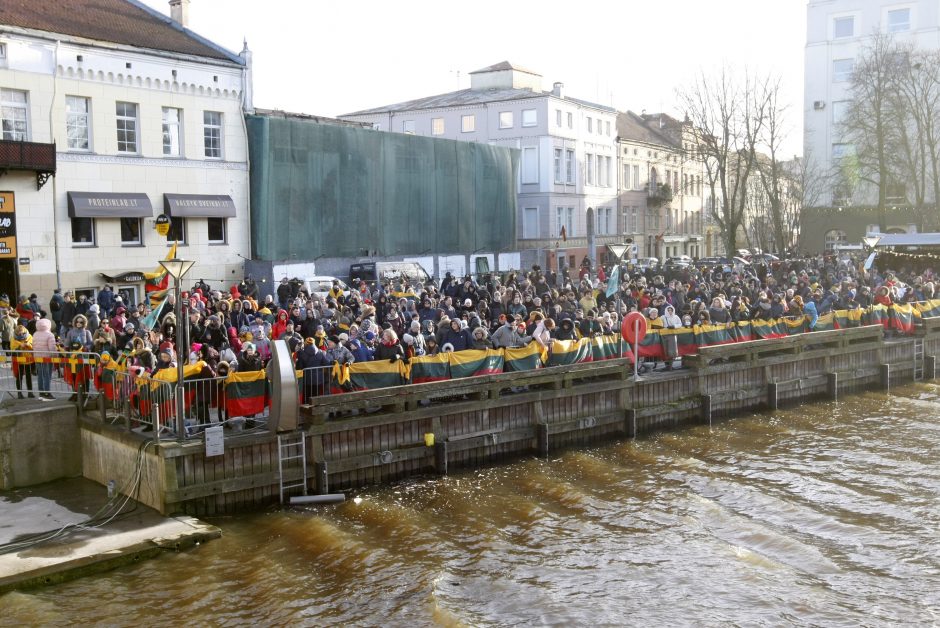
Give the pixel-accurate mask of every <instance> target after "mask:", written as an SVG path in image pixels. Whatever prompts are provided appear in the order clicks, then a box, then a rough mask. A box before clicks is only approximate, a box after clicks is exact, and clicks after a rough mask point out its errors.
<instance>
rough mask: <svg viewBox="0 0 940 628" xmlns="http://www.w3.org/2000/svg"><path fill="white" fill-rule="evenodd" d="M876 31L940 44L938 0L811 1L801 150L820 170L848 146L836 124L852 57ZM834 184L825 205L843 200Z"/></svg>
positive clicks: (845, 104)
mask: <svg viewBox="0 0 940 628" xmlns="http://www.w3.org/2000/svg"><path fill="white" fill-rule="evenodd" d="M874 33H889V34H891V35H892V36H894V37H896V38H898V39H910V40H912V41H913V42H915V43H916V45H917V46H918V47H922V48H928V49H940V2H937V1H936V0H906V1H904V0H901V1H899V0H810V2H809V4H808V6H807V18H806V51H805V62H806V66H805V73H804V106H803V126H804V140H803V154H804V157H805V158H807V159H810V160H812V162H813V163H814V164H815V166H816V167H817V168H818V170H819V171H820V172H821V173H828V172H831V171H832V169H833V165H834V163H835V162H837V161H838V160H839V159H840V158H842V157H844V156H845V155H846V154H847V152H851V147H850V146H849V145H848V144H846V142H845V140H844V138H843V137H841V135H840V132H839V125H840V123H841V121H842V118H843V116H844V115H845V113H846V111H847V108H848V105H849V102H850V99H851V97H852V96H851V79H852V72H853V71H854V69H855V60H856V58H857V57H858V56H859V55H860V54H862V52H863V51H864V49H865V47H866V46H867V45H869V44H870V43H871V39H872V35H873V34H874ZM844 201H845V199H843V198H840V195H839V193H838V189H837V186H833V188H832V189H831V190H829V191H828V192H827V193H826V194H823V195H822V198H820V200H819V202H820V203H821V204H825V205H830V204H831V205H834V206H835V205H842V204H847V203H844Z"/></svg>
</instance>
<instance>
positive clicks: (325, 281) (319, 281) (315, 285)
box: [304, 275, 349, 299]
mask: <svg viewBox="0 0 940 628" xmlns="http://www.w3.org/2000/svg"><path fill="white" fill-rule="evenodd" d="M334 281H338V282H339V287H340V289H341V290H342V291H343V293H344V294H345V293H348V292H349V286H347V285H346V284H345V282H343V281H342V280H341V279H337V278H336V277H330V276H327V275H318V276H316V277H308V278H307V279H305V280H304V287H305V288H306V289H307V294H309V295H310V296H311V297H313V296H318V297H320V298H321V299H325V298H326V297H327V294H329V292H330V289H331V288H332V287H333V282H334Z"/></svg>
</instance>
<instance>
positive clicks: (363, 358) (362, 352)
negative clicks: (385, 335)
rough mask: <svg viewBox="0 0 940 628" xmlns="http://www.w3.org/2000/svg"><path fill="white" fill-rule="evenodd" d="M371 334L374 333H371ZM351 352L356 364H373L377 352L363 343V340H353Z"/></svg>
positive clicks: (350, 347)
mask: <svg viewBox="0 0 940 628" xmlns="http://www.w3.org/2000/svg"><path fill="white" fill-rule="evenodd" d="M369 333H370V334H371V333H372V332H369ZM349 350H350V351H351V352H352V354H353V357H354V358H356V362H371V361H372V360H374V359H375V350H374V349H372V348H371V347H369V345H368V344H366V343H365V342H363V339H359V338H353V339H352V340H350V341H349Z"/></svg>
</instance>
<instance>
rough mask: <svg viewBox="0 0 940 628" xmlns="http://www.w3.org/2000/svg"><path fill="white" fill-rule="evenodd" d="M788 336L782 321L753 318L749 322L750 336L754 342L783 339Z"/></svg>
mask: <svg viewBox="0 0 940 628" xmlns="http://www.w3.org/2000/svg"><path fill="white" fill-rule="evenodd" d="M788 335H789V334H787V330H786V327H785V325H784V323H783V321H782V320H781V319H779V318H771V319H760V318H755V319H754V320H752V321H751V336H752V337H753V338H754V339H755V340H761V339H766V338H785V337H786V336H788Z"/></svg>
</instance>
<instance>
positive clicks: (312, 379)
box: [297, 365, 333, 404]
mask: <svg viewBox="0 0 940 628" xmlns="http://www.w3.org/2000/svg"><path fill="white" fill-rule="evenodd" d="M297 373H298V374H299V377H298V380H297V384H298V386H297V387H298V388H299V389H300V403H302V404H303V403H307V400H308V399H310V398H312V397H324V396H326V395H329V394H330V393H331V390H330V389H331V386H330V378H331V376H332V373H333V366H332V365H330V366H314V367H311V368H308V369H303V370H302V371H297Z"/></svg>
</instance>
